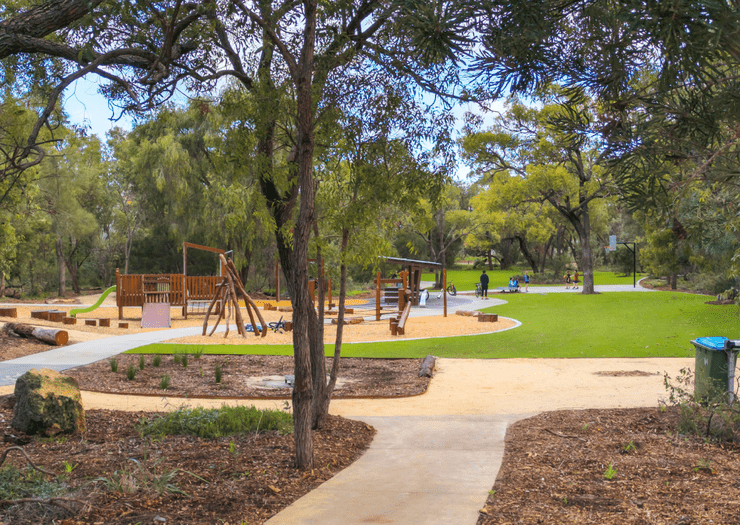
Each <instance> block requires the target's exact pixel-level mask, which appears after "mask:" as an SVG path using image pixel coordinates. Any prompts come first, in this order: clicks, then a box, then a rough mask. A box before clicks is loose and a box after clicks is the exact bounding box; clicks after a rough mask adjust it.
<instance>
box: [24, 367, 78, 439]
mask: <svg viewBox="0 0 740 525" xmlns="http://www.w3.org/2000/svg"><path fill="white" fill-rule="evenodd" d="M15 398H16V403H15V407H14V409H13V422H12V426H13V428H14V429H16V430H18V431H20V432H25V433H26V434H31V435H33V434H41V435H44V436H55V435H57V434H72V433H75V432H84V431H85V428H86V426H85V412H84V411H83V410H82V398H81V397H80V387H79V385H78V384H77V380H76V379H74V378H72V377H69V376H64V375H62V374H60V373H59V372H56V371H54V370H48V369H46V368H44V369H42V370H40V371H39V370H29V371H28V372H26V373H25V374H23V375H22V376H21V377H19V378H18V380H17V381H16V382H15Z"/></svg>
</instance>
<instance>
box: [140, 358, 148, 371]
mask: <svg viewBox="0 0 740 525" xmlns="http://www.w3.org/2000/svg"><path fill="white" fill-rule="evenodd" d="M145 367H146V361H145V360H144V356H143V355H140V356H139V370H144V368H145Z"/></svg>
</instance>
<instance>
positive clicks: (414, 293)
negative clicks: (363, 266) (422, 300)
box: [381, 257, 447, 315]
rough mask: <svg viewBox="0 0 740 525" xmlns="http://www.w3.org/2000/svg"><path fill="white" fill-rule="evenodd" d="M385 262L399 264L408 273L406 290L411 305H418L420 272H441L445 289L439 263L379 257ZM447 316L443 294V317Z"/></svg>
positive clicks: (445, 284)
mask: <svg viewBox="0 0 740 525" xmlns="http://www.w3.org/2000/svg"><path fill="white" fill-rule="evenodd" d="M381 259H383V260H384V261H385V262H387V263H390V264H400V265H401V267H402V268H404V269H406V270H407V271H408V276H409V280H408V289H409V296H410V299H409V300H410V301H411V304H412V305H414V306H418V305H419V294H420V292H421V273H422V270H429V271H439V270H442V288H443V289H446V288H447V282H446V281H447V279H446V274H445V272H444V269H443V268H442V265H441V264H440V263H436V262H432V261H418V260H415V259H404V258H402V257H381ZM446 314H447V295H446V294H445V315H446Z"/></svg>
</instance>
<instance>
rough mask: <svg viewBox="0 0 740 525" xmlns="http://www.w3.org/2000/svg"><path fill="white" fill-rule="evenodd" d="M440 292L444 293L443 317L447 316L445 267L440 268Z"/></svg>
mask: <svg viewBox="0 0 740 525" xmlns="http://www.w3.org/2000/svg"><path fill="white" fill-rule="evenodd" d="M442 293H443V294H444V313H443V317H447V268H442Z"/></svg>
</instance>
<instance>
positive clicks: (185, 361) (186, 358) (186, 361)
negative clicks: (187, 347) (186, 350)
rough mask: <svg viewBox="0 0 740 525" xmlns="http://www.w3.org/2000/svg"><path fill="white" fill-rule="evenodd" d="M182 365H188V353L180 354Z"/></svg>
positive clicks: (184, 366)
mask: <svg viewBox="0 0 740 525" xmlns="http://www.w3.org/2000/svg"><path fill="white" fill-rule="evenodd" d="M182 367H183V368H187V367H188V354H183V355H182Z"/></svg>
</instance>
